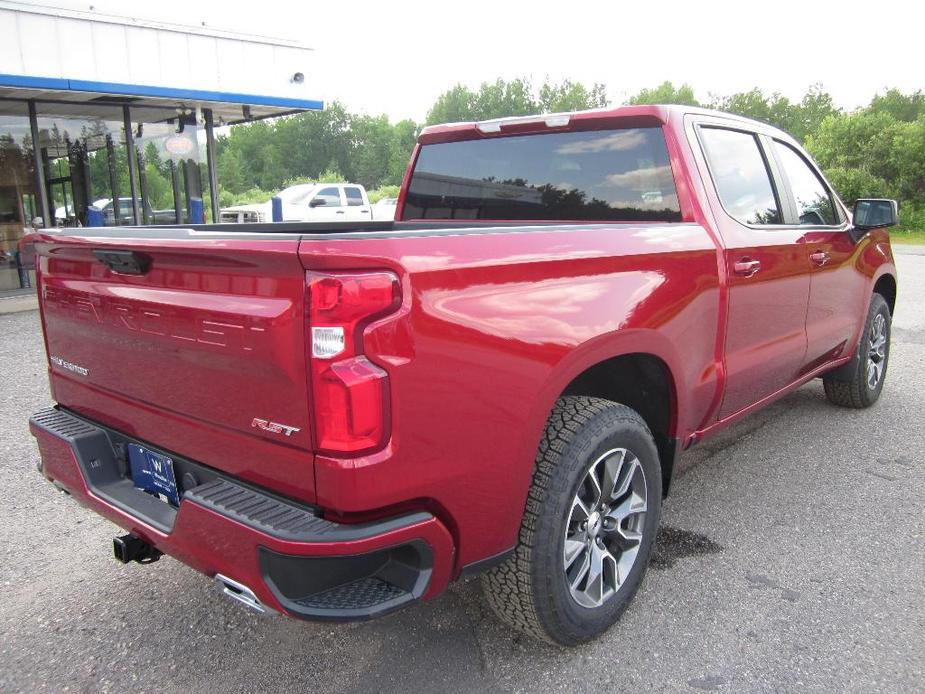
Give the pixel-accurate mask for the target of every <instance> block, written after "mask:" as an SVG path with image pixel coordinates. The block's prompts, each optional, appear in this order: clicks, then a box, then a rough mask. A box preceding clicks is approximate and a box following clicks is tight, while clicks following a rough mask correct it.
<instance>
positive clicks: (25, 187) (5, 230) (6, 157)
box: [0, 101, 41, 294]
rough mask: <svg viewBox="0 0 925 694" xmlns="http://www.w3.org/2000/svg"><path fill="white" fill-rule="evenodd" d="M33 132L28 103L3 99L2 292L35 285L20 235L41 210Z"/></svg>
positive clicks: (0, 170) (0, 179) (0, 116)
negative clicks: (20, 246)
mask: <svg viewBox="0 0 925 694" xmlns="http://www.w3.org/2000/svg"><path fill="white" fill-rule="evenodd" d="M34 161H35V160H34V157H33V152H32V134H31V131H30V128H29V112H28V108H27V106H26V104H24V103H21V102H15V101H0V294H2V293H3V292H6V291H10V290H17V289H24V288H27V287H30V286H34V282H33V276H32V271H31V268H29V267H28V264H27V265H23V263H22V262H21V258H20V255H19V250H18V244H19V239H21V238H22V237H23V234H24V233H26V231H28V229H29V227H30V226H31V224H32V220H33V219H34V218H35V217H38V216H40V214H41V213H39V212H38V207H39V205H38V196H37V195H36V190H35V167H34Z"/></svg>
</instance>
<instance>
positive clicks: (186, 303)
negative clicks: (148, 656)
mask: <svg viewBox="0 0 925 694" xmlns="http://www.w3.org/2000/svg"><path fill="white" fill-rule="evenodd" d="M412 156H413V159H412V161H413V162H414V165H413V168H412V170H411V171H410V173H409V175H408V176H407V177H406V181H405V188H404V189H403V190H402V192H401V195H400V196H399V199H400V200H401V204H400V205H399V206H398V213H397V215H396V217H397V221H394V222H377V223H373V224H362V223H358V222H352V223H343V224H337V223H331V222H325V223H295V224H286V225H274V224H264V225H252V226H248V227H247V228H241V227H237V228H236V227H234V226H233V225H228V226H222V227H218V228H216V227H215V226H207V225H204V226H192V227H191V228H189V229H170V230H167V231H165V232H164V233H160V234H159V233H158V230H157V229H150V230H149V229H146V230H145V233H144V234H143V235H139V237H137V238H133V236H132V234H128V233H126V234H123V233H121V232H120V231H119V230H111V229H102V230H95V229H81V230H78V231H74V230H69V229H55V230H40V231H37V232H36V233H34V234H32V235H30V236H29V237H27V241H28V243H32V244H34V245H35V250H36V253H37V255H38V262H37V264H36V267H37V268H38V272H37V278H38V282H39V283H40V285H41V286H40V287H39V290H38V296H39V299H40V306H41V310H42V327H43V330H44V335H45V343H44V344H45V347H46V349H47V351H48V363H47V366H48V373H49V377H50V380H51V385H52V388H51V392H52V393H53V394H54V397H55V400H56V404H55V406H54V407H50V408H48V409H45V410H43V411H41V412H38V413H37V414H35V415H34V416H33V417H32V420H31V430H32V433H33V434H34V435H35V436H36V437H37V439H38V442H39V448H40V450H41V464H40V466H39V470H40V471H41V472H42V474H43V475H44V476H45V477H46V478H47V479H49V480H51V481H53V482H54V483H55V484H56V485H58V486H59V487H60V488H62V489H66V490H67V491H68V492H70V493H71V494H72V495H73V496H74V497H76V498H77V499H78V500H79V501H81V502H82V503H83V504H85V505H86V506H88V507H89V508H92V509H93V510H94V511H96V512H97V513H100V514H102V515H103V516H105V517H107V518H109V519H110V520H112V521H113V522H115V523H117V524H119V525H120V526H122V527H123V528H125V530H126V533H127V534H125V535H123V536H121V537H118V538H116V540H115V543H114V550H115V553H116V556H117V558H118V559H119V560H120V561H123V562H128V561H132V560H137V561H141V562H144V563H147V562H150V561H152V560H153V559H156V558H157V557H158V556H160V553H162V552H164V553H167V554H170V555H172V556H174V557H176V558H178V559H180V560H181V561H184V562H186V563H188V564H190V565H191V566H193V567H195V568H196V569H198V570H200V571H202V572H203V573H205V574H206V575H208V576H210V577H214V578H215V580H216V581H217V582H218V584H219V586H220V588H221V590H222V591H223V593H224V594H225V595H227V596H229V597H230V598H233V599H235V600H237V601H239V602H240V603H242V604H244V605H247V606H248V607H250V608H251V609H253V610H257V611H259V612H268V611H274V612H281V613H284V614H288V615H290V616H293V617H299V618H303V619H319V620H345V619H367V618H370V617H375V616H379V615H382V614H385V613H387V612H390V611H392V610H395V609H397V608H399V607H402V606H403V605H408V604H409V603H411V602H413V601H415V600H419V599H421V600H427V599H430V598H433V597H435V596H437V595H439V594H440V593H442V592H443V591H445V590H446V588H447V586H448V585H449V584H450V582H451V581H454V580H457V579H459V578H461V577H465V576H470V575H473V574H477V573H482V574H483V578H482V582H483V589H484V592H485V595H486V599H487V602H488V603H489V604H490V605H491V607H492V608H493V609H494V610H495V612H496V613H497V614H498V615H499V616H501V618H503V619H504V620H506V621H507V622H508V623H510V624H511V625H512V626H514V627H516V628H518V629H520V630H522V631H524V632H525V633H527V634H530V635H531V636H534V637H537V638H540V639H545V640H547V641H552V642H554V643H558V644H563V645H575V644H578V643H581V642H584V641H587V640H589V639H592V638H594V637H595V636H597V635H599V634H601V633H602V632H604V631H605V630H606V629H607V628H608V627H609V626H610V625H611V624H613V623H614V622H615V621H616V620H617V619H618V618H619V617H620V615H621V613H622V612H623V610H624V609H625V608H626V606H627V605H628V604H629V602H630V600H631V599H632V597H633V595H634V594H635V593H636V590H637V588H638V587H639V586H640V583H641V582H642V578H643V575H644V574H645V571H646V566H647V564H648V561H649V557H650V554H651V551H652V548H653V544H654V542H655V538H656V534H657V531H658V525H659V514H660V509H661V503H662V499H663V497H664V496H665V495H666V494H667V493H668V490H669V486H670V484H671V480H672V477H673V475H674V471H675V469H676V461H677V459H678V456H679V455H680V453H681V451H683V450H685V449H688V448H690V447H691V446H694V445H696V444H698V443H700V442H701V441H703V440H705V439H708V438H709V437H710V436H712V435H714V434H716V433H717V432H719V431H721V430H723V429H724V428H726V427H728V426H729V425H731V424H733V423H735V422H737V421H739V420H740V419H742V418H743V417H745V416H746V415H748V414H750V413H752V412H754V411H756V410H758V409H759V408H761V407H764V406H766V405H768V404H770V403H772V402H774V401H775V400H777V399H778V398H780V397H782V396H783V395H785V394H787V393H789V392H791V391H793V390H794V389H796V388H798V387H799V386H801V385H803V384H804V383H806V382H807V381H809V380H810V379H813V378H816V377H820V378H822V382H823V385H824V389H825V394H826V396H827V397H828V399H829V400H830V401H831V402H832V403H834V404H835V405H840V406H842V407H845V408H863V407H870V406H871V405H873V404H874V403H876V401H877V399H878V398H879V397H880V394H881V391H882V389H883V385H884V382H885V379H886V374H887V366H888V361H889V354H890V320H891V315H892V312H893V307H894V305H895V301H896V267H895V264H894V262H893V256H892V251H891V246H890V236H889V232H888V230H887V227H889V226H892V225H894V224H896V221H897V207H896V203H895V202H894V201H891V200H877V199H867V200H859V201H857V202H856V203H855V207H854V215H853V218H852V216H851V215H850V213H849V210H848V209H847V208H846V207H845V206H844V205H843V204H842V202H841V201H840V200H839V199H838V196H837V195H836V194H835V192H834V190H833V189H832V187H831V186H830V185H829V184H828V182H826V180H825V178H824V177H823V175H822V173H821V171H820V170H819V167H818V166H817V165H816V164H815V163H814V162H813V161H812V159H811V158H810V157H809V155H808V154H807V153H806V152H805V150H803V148H802V147H800V145H799V144H798V143H797V142H796V141H795V140H794V139H793V138H792V137H790V136H789V135H787V134H786V133H784V132H782V131H780V130H778V129H776V128H773V127H771V126H770V125H767V124H765V123H759V122H757V121H753V120H748V119H745V118H739V117H736V116H732V115H729V114H723V113H717V112H714V111H706V110H702V109H696V108H688V107H682V106H627V107H622V108H617V109H612V110H600V111H586V112H582V113H572V114H554V115H542V116H533V117H523V118H510V119H501V120H494V121H486V122H479V123H454V124H451V125H444V126H431V127H428V128H425V129H424V131H423V132H422V133H421V135H420V137H419V140H418V145H417V148H416V150H415V152H414V154H413V155H412ZM346 188H349V186H348V185H347V184H343V185H330V184H323V185H319V186H317V188H313V189H312V190H311V191H310V192H308V193H306V195H305V196H304V200H305V202H306V203H310V201H311V200H315V199H318V198H322V197H324V196H327V200H330V201H331V202H330V204H329V202H328V201H327V200H326V202H325V203H324V204H323V205H321V206H320V209H321V210H324V211H330V210H337V209H340V208H343V207H346V204H345V203H346V200H347V192H346V190H345V189H346ZM307 206H308V209H309V210H312V211H315V210H317V209H319V208H316V207H311V206H310V204H309V205H307ZM358 207H359V206H358ZM348 209H349V207H348ZM341 219H343V217H342V218H341ZM281 232H282V233H281ZM204 233H208V236H207V237H204ZM826 421H827V424H826V426H831V427H839V428H842V429H844V430H846V435H855V434H856V430H857V429H858V427H859V422H861V421H862V420H860V419H859V418H857V417H850V416H849V417H847V418H844V419H842V420H838V419H837V418H835V417H832V418H828V419H827V420H826ZM864 421H867V422H873V423H874V425H875V423H876V418H875V417H872V418H870V419H869V420H864ZM849 432H851V433H850V434H849ZM782 435H786V432H782ZM858 436H859V440H860V438H865V440H869V448H870V450H871V451H874V450H876V448H877V445H878V444H877V439H876V431H875V430H874V431H873V433H868V434H865V436H864V437H860V435H858ZM811 444H812V442H811V441H810V445H811ZM820 454H822V455H824V454H825V452H824V451H821V452H820ZM855 462H856V461H846V466H850V465H851V464H854V463H855ZM807 498H810V495H809V494H808V493H807ZM725 501H726V502H727V503H729V504H735V503H736V498H735V492H734V490H732V491H730V493H729V494H727V495H726V497H725ZM859 513H860V511H859ZM795 522H805V519H802V520H801V519H797V520H796V521H795ZM859 522H860V521H859ZM859 532H860V533H861V534H863V531H862V530H859ZM798 540H799V538H796V539H794V538H793V537H791V536H787V535H786V534H781V533H779V534H776V535H775V539H774V540H769V541H776V542H779V544H780V546H779V552H780V555H781V557H784V558H786V555H787V553H788V552H793V551H800V545H799V541H798ZM75 549H76V548H75ZM81 549H82V548H81ZM71 560H72V559H71V558H67V557H65V558H62V561H71ZM670 583H671V582H670V581H667V582H666V581H660V582H658V585H657V586H650V588H657V589H658V590H665V591H670V590H671V585H670ZM100 590H101V591H102V593H101V597H100V599H101V600H105V599H107V597H106V595H105V594H103V593H105V591H118V589H116V588H114V587H112V586H105V587H103V588H101V589H100ZM114 594H115V593H111V594H109V598H112V597H113V595H114ZM119 596H120V599H121V598H124V599H128V598H125V594H124V592H121V593H119ZM662 599H664V600H667V601H669V602H670V601H671V596H664V597H663V598H662ZM650 602H651V601H650ZM177 628H180V627H179V626H178V627H177ZM408 647H409V648H413V647H414V646H413V644H411V643H409V646H408Z"/></svg>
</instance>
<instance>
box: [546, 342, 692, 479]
mask: <svg viewBox="0 0 925 694" xmlns="http://www.w3.org/2000/svg"><path fill="white" fill-rule="evenodd" d="M609 337H610V338H611V339H610V340H605V339H603V338H598V339H595V340H592V341H590V342H589V343H586V344H585V345H582V346H581V347H579V348H578V349H576V350H575V351H574V352H572V353H571V354H569V355H568V357H566V359H564V360H563V363H561V364H560V365H559V366H558V368H557V369H556V370H555V371H554V374H553V376H552V377H551V378H550V380H549V382H548V383H547V385H546V387H545V388H544V390H543V393H542V397H540V398H538V400H537V405H536V407H535V420H536V422H537V426H536V427H534V428H535V429H536V432H535V433H536V436H535V441H534V442H533V450H535V449H536V444H537V442H538V441H539V435H540V433H541V432H542V430H543V428H544V427H545V425H546V420H547V419H548V417H549V413H550V412H551V411H552V409H553V407H554V406H555V403H556V401H557V400H558V399H559V398H560V397H562V396H565V395H586V396H590V397H599V398H604V399H606V400H612V401H614V402H619V403H621V404H623V405H626V406H627V407H630V408H632V409H633V410H635V411H636V412H638V413H639V415H640V416H641V417H642V418H643V420H645V422H646V424H647V425H648V427H649V429H650V431H651V432H652V435H653V438H655V443H656V447H657V448H658V452H659V458H660V462H661V467H662V492H663V494H667V492H668V489H669V486H670V483H671V478H672V473H673V472H674V468H675V460H676V458H677V456H678V453H679V452H680V445H679V443H678V433H677V432H678V428H679V421H681V410H682V408H683V405H682V403H681V401H682V400H683V394H684V390H683V388H684V385H683V384H682V383H679V382H678V376H677V374H678V373H679V372H680V371H679V368H678V364H679V361H678V358H677V355H676V354H675V352H674V347H673V346H672V344H671V343H670V342H669V341H668V340H667V338H665V337H664V336H662V335H660V334H658V333H656V332H654V331H651V330H629V331H621V333H619V334H618V335H616V336H615V335H610V336H609Z"/></svg>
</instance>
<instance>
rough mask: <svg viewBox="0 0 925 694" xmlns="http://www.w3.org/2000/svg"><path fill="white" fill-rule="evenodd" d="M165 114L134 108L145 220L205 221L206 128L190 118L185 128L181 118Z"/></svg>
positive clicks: (148, 222) (171, 221)
mask: <svg viewBox="0 0 925 694" xmlns="http://www.w3.org/2000/svg"><path fill="white" fill-rule="evenodd" d="M164 115H165V112H164V111H157V110H155V109H132V120H133V122H134V123H135V125H134V140H135V150H136V156H137V157H138V167H137V168H138V177H139V186H138V194H139V197H140V198H141V200H142V202H143V206H142V207H143V209H142V212H143V219H142V220H141V221H142V224H202V223H204V222H205V215H204V207H203V200H204V197H203V196H204V192H203V191H205V190H207V187H208V186H207V183H206V181H205V180H204V176H203V171H202V167H201V166H200V163H201V162H203V161H205V158H206V157H205V152H204V150H205V132H204V130H203V129H202V128H200V127H199V126H198V125H197V124H196V122H195V119H193V118H191V117H186V118H184V121H185V122H184V123H183V124H182V127H181V124H180V122H179V121H180V119H179V118H177V117H176V116H174V118H171V119H170V120H169V121H164V120H162V119H163V118H164ZM139 117H141V118H139ZM159 119H160V120H159ZM205 197H208V193H205Z"/></svg>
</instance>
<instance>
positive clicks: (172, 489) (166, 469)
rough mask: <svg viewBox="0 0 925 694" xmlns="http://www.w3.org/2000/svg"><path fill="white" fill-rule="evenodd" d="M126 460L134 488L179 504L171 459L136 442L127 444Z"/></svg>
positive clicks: (170, 502)
mask: <svg viewBox="0 0 925 694" xmlns="http://www.w3.org/2000/svg"><path fill="white" fill-rule="evenodd" d="M128 460H129V464H130V465H131V466H132V482H134V484H135V487H136V488H138V489H141V490H142V491H145V492H148V493H149V494H153V495H154V496H156V497H158V498H159V499H161V500H162V501H166V502H167V503H168V504H173V505H174V506H179V505H180V494H179V493H178V491H177V479H176V477H174V474H173V460H171V459H170V458H168V457H167V456H166V455H162V454H160V453H155V452H154V451H149V450H148V449H147V448H144V447H143V446H139V445H138V444H136V443H130V444H129V445H128Z"/></svg>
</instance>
